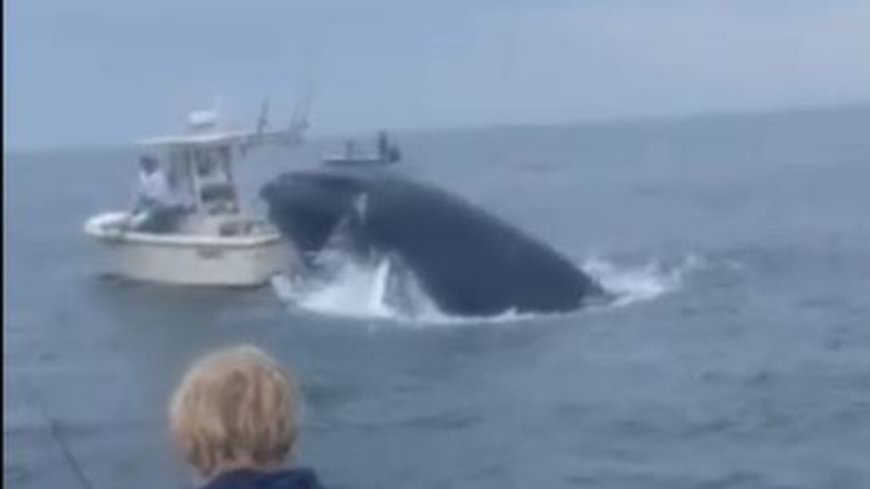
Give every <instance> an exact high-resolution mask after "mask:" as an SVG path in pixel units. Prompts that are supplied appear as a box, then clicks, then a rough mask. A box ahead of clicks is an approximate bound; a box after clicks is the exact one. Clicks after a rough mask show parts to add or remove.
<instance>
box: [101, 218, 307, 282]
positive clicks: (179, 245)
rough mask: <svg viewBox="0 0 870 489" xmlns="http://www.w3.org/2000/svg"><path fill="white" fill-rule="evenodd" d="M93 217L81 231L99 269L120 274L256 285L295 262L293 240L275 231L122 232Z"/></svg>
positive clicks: (134, 277)
mask: <svg viewBox="0 0 870 489" xmlns="http://www.w3.org/2000/svg"><path fill="white" fill-rule="evenodd" d="M122 218H123V216H122V215H121V214H111V215H103V216H97V217H96V218H94V219H91V220H90V221H88V223H87V224H86V225H85V233H86V234H88V235H89V236H91V237H92V238H93V239H94V240H95V241H96V242H97V243H98V244H99V245H100V247H101V248H102V250H101V261H102V265H101V267H100V268H101V269H102V271H103V273H105V274H107V275H111V276H117V277H120V278H124V279H129V280H135V281H144V282H156V283H162V284H171V285H184V286H201V287H255V286H259V285H263V284H265V283H267V282H268V281H269V280H270V279H271V278H272V277H273V276H275V275H277V274H292V273H293V272H294V271H295V270H296V269H298V267H299V265H300V261H299V260H298V259H297V255H296V253H295V252H294V248H293V246H292V243H290V242H289V241H287V240H286V239H284V238H282V237H281V236H280V234H278V233H277V232H276V233H261V234H256V235H249V236H230V237H224V236H172V235H160V234H150V233H139V232H130V231H128V232H124V231H121V230H119V229H118V228H117V227H116V226H111V225H107V222H111V221H117V220H120V219H122Z"/></svg>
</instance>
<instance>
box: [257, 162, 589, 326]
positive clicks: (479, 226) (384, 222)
mask: <svg viewBox="0 0 870 489" xmlns="http://www.w3.org/2000/svg"><path fill="white" fill-rule="evenodd" d="M260 195H261V197H262V198H263V199H264V200H265V201H266V202H267V203H268V205H269V217H270V219H271V220H272V221H273V222H274V223H275V224H276V226H277V227H278V228H279V229H280V230H281V231H282V233H283V234H285V235H287V236H288V237H290V238H291V239H292V240H293V241H294V242H295V243H296V245H297V247H299V248H300V251H302V252H303V254H306V255H310V254H313V253H317V252H318V251H320V249H321V248H322V247H323V246H324V244H325V243H326V241H327V239H329V237H330V235H331V234H332V232H333V230H334V229H336V226H338V225H339V224H340V223H341V224H343V225H344V226H347V229H348V230H349V232H350V234H351V235H352V238H353V239H352V242H353V243H354V244H353V245H352V246H353V248H354V252H356V253H360V254H369V253H380V254H386V255H392V256H394V257H397V258H398V259H400V260H401V261H402V263H403V264H404V265H405V266H407V267H409V268H410V269H411V270H412V271H413V272H414V274H415V275H416V277H417V279H418V280H419V282H420V284H421V285H422V287H423V288H424V290H425V291H426V292H427V293H428V295H429V296H430V297H431V298H432V299H433V300H434V301H435V303H436V304H437V305H438V307H439V308H440V309H441V310H442V311H444V312H447V313H452V314H457V315H465V316H489V315H496V314H500V313H505V312H508V311H514V312H518V313H530V312H535V313H554V312H567V311H573V310H576V309H578V308H580V307H581V306H582V305H583V303H584V302H585V300H586V299H588V298H590V297H592V296H598V295H601V294H602V293H603V290H602V288H601V287H600V286H599V285H598V283H596V281H594V280H593V279H592V278H591V277H589V276H587V275H586V274H585V273H584V272H582V271H581V270H579V269H578V268H577V267H576V266H575V265H574V264H573V263H571V262H570V261H569V260H568V259H566V258H564V257H563V256H561V255H560V254H559V253H557V252H556V251H555V250H553V249H551V248H550V247H549V246H547V245H546V244H544V243H541V242H539V241H537V240H535V239H532V238H531V237H529V236H527V235H526V234H525V233H523V232H521V231H520V230H518V229H516V228H515V227H513V226H511V225H509V224H507V223H506V222H504V221H502V220H501V219H499V218H497V217H495V216H493V215H492V214H489V213H487V212H485V211H483V210H481V209H479V208H477V207H475V206H473V205H471V204H470V203H468V202H466V201H465V200H464V199H462V198H459V197H457V196H455V195H451V194H449V193H447V192H445V191H443V190H441V189H438V188H435V187H432V186H429V185H425V184H423V183H419V182H416V181H412V180H409V179H406V178H401V177H398V176H396V175H392V174H389V173H386V172H371V171H368V172H360V171H335V170H307V171H297V172H291V173H286V174H283V175H281V176H279V177H278V178H276V179H274V180H272V181H271V182H269V183H267V184H266V185H265V186H264V187H263V188H262V189H261V191H260Z"/></svg>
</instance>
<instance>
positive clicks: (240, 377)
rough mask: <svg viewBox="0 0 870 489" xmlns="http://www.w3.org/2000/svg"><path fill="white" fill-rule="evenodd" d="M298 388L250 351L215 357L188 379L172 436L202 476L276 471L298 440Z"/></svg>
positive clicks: (173, 407) (173, 411) (173, 413)
mask: <svg viewBox="0 0 870 489" xmlns="http://www.w3.org/2000/svg"><path fill="white" fill-rule="evenodd" d="M296 397H297V396H296V386H295V384H294V382H293V380H292V379H291V378H290V377H289V376H288V374H287V373H286V372H284V371H283V369H282V368H281V367H280V366H279V365H278V364H277V363H276V362H275V361H274V360H272V359H271V358H269V356H268V355H266V354H265V353H263V352H262V351H260V350H259V349H257V348H255V347H252V346H242V347H236V348H231V349H227V350H222V351H218V352H215V353H212V354H210V355H208V356H206V357H204V358H202V359H200V360H199V361H198V362H196V364H194V365H193V367H192V368H191V369H190V371H188V373H187V375H185V377H184V379H183V380H182V382H181V385H179V386H178V388H177V389H176V391H175V394H174V395H173V397H172V401H171V404H170V406H169V422H170V429H171V431H172V435H173V437H174V439H175V441H176V443H177V444H178V446H179V448H180V449H181V450H182V452H183V454H184V456H185V457H186V458H187V461H188V462H189V463H190V464H191V465H193V466H194V467H195V468H196V469H197V470H198V471H199V472H200V473H201V474H202V475H203V476H205V477H211V476H214V475H216V474H218V473H220V472H223V471H226V470H230V469H235V468H258V467H273V466H277V465H280V464H282V463H283V462H284V461H285V460H286V458H287V457H288V455H289V454H290V451H291V449H292V448H293V444H294V442H295V441H296V436H297V434H298V426H297V419H296V418H297V414H298V409H297V399H296Z"/></svg>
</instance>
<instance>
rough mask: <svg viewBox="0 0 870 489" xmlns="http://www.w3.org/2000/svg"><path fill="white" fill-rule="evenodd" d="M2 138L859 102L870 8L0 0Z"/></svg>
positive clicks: (111, 137)
mask: <svg viewBox="0 0 870 489" xmlns="http://www.w3.org/2000/svg"><path fill="white" fill-rule="evenodd" d="M4 12H5V15H4V64H3V73H4V75H3V76H4V92H3V99H4V112H3V117H4V137H5V138H6V142H7V145H11V146H56V145H68V144H75V145H79V144H88V145H89V144H101V143H119V142H121V143H123V142H126V141H128V140H130V139H135V138H138V137H139V136H146V135H154V134H160V133H163V132H166V131H170V130H174V129H177V128H178V127H179V125H180V124H181V123H183V117H185V114H186V113H187V112H188V111H189V110H192V109H196V108H200V107H205V106H207V105H209V104H210V103H211V101H212V99H213V98H214V95H215V94H217V93H219V94H220V95H221V98H222V101H223V106H224V108H225V110H226V111H227V112H229V113H230V114H231V115H233V116H235V118H236V119H238V120H240V121H242V122H248V121H250V123H251V124H253V117H254V114H255V113H256V111H257V110H258V106H259V104H260V101H261V100H262V98H263V97H264V96H269V97H270V98H271V100H272V101H273V115H274V119H276V120H275V121H274V122H278V121H277V119H279V118H280V117H281V116H285V115H289V112H290V111H291V109H292V104H293V100H294V97H296V96H298V95H299V94H300V93H301V92H304V91H305V90H306V87H309V86H313V87H315V91H316V95H315V98H314V104H313V111H312V125H313V129H315V130H316V131H317V132H319V133H321V134H323V133H344V132H356V131H361V130H369V129H373V128H380V127H386V128H437V127H453V126H475V125H484V124H493V123H496V124H502V123H541V122H544V123H546V122H561V121H578V120H598V119H612V118H625V117H633V116H650V115H679V114H686V113H698V112H704V111H709V110H716V111H740V110H756V109H768V108H781V107H792V106H805V105H825V104H839V103H848V102H852V101H855V102H867V101H870V0H825V1H822V0H732V1H729V0H717V1H714V0H707V1H705V0H575V1H567V0H479V1H473V0H432V1H427V2H422V1H414V0H369V1H363V0H310V1H309V0H247V1H242V0H237V1H229V0H148V1H145V0H126V1H125V0H4Z"/></svg>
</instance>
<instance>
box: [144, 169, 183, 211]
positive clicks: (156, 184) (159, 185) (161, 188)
mask: <svg viewBox="0 0 870 489" xmlns="http://www.w3.org/2000/svg"><path fill="white" fill-rule="evenodd" d="M139 197H140V198H142V199H145V200H146V201H150V202H155V203H159V204H162V205H174V204H176V203H177V202H176V201H175V200H176V199H175V196H174V195H173V193H172V191H171V190H170V189H169V182H168V181H167V179H166V175H164V174H163V172H161V171H159V170H157V171H153V172H151V174H146V173H145V172H141V173H140V174H139Z"/></svg>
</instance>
